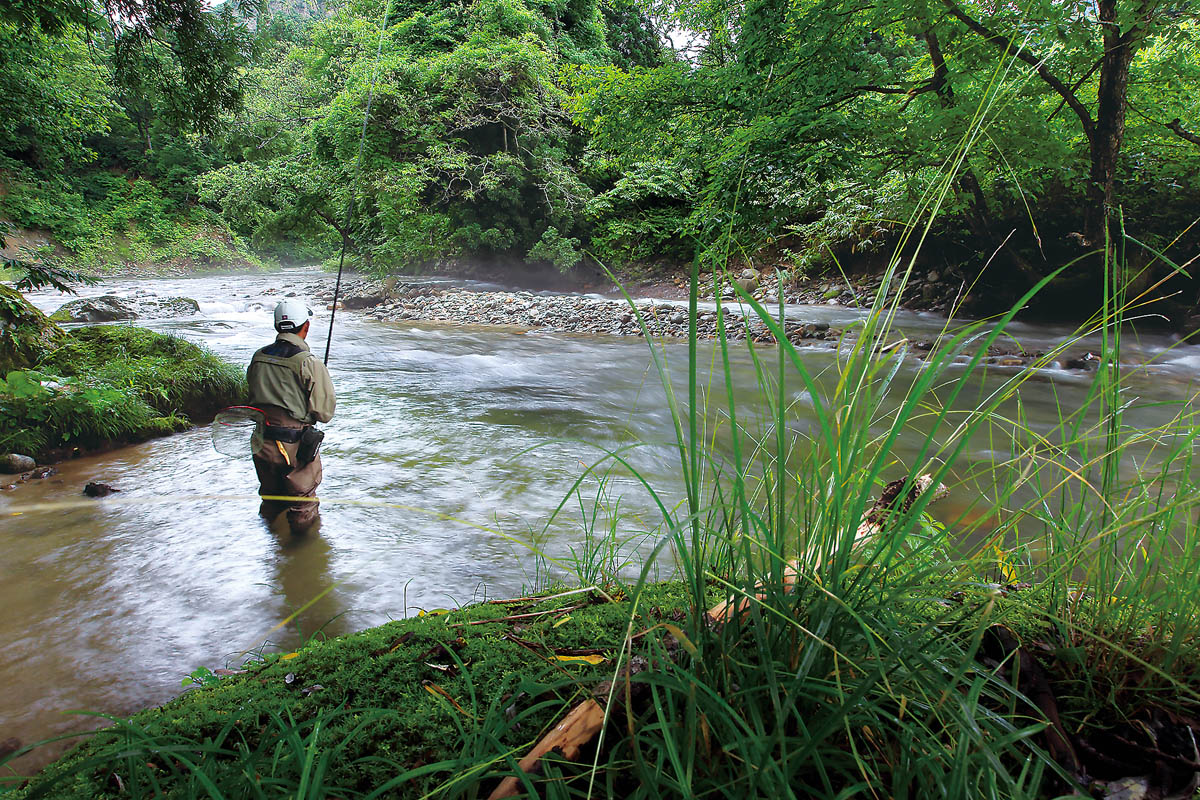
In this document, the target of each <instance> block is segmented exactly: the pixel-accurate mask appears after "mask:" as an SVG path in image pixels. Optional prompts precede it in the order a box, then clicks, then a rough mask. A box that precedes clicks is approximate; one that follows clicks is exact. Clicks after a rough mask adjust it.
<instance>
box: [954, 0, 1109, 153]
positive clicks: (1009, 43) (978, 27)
mask: <svg viewBox="0 0 1200 800" xmlns="http://www.w3.org/2000/svg"><path fill="white" fill-rule="evenodd" d="M942 4H943V5H945V6H946V8H947V9H948V10H949V11H950V13H951V14H952V15H953V16H954V17H955V18H956V19H957V20H958V21H959V22H961V23H962V24H964V25H966V26H967V27H968V28H970V29H971V30H972V31H974V32H975V33H977V34H978V35H979V36H981V37H982V38H983V40H984V41H986V42H988V43H990V44H991V45H993V46H995V47H996V48H998V49H999V50H1001V51H1003V52H1005V53H1009V52H1011V53H1012V54H1013V55H1014V56H1015V57H1017V58H1019V59H1021V60H1022V61H1024V62H1025V63H1026V64H1028V65H1029V66H1031V67H1033V69H1034V71H1035V72H1037V74H1038V76H1039V77H1041V79H1042V80H1043V81H1045V82H1046V84H1047V85H1048V86H1049V87H1050V88H1051V89H1053V90H1054V91H1056V92H1058V94H1059V96H1060V97H1062V99H1063V100H1065V101H1066V103H1067V105H1068V106H1070V107H1071V110H1072V111H1074V112H1075V115H1076V116H1077V117H1079V122H1080V124H1081V125H1083V133H1084V135H1085V136H1087V137H1088V139H1089V140H1090V139H1091V138H1092V136H1093V135H1094V133H1095V130H1096V123H1095V121H1094V120H1093V119H1092V113H1091V112H1090V111H1089V110H1088V108H1087V106H1085V105H1084V104H1083V102H1082V101H1080V99H1079V97H1078V96H1077V95H1076V94H1075V92H1073V91H1071V87H1069V86H1067V85H1066V84H1065V83H1063V82H1062V81H1061V80H1060V79H1059V78H1058V76H1056V75H1055V74H1054V73H1053V72H1051V71H1050V69H1049V68H1048V67H1047V66H1046V64H1045V62H1044V61H1042V60H1040V59H1038V58H1037V57H1035V56H1034V55H1033V54H1031V53H1029V52H1026V51H1025V50H1024V49H1023V48H1021V47H1020V46H1019V45H1018V44H1017V43H1016V42H1014V41H1013V40H1012V39H1009V38H1007V37H1005V36H1001V35H1000V34H998V33H995V32H993V31H991V30H989V29H988V28H987V27H985V26H984V25H983V24H982V23H980V22H979V21H977V20H975V19H973V18H972V17H970V16H969V15H967V13H966V12H965V11H963V10H962V9H961V8H959V7H958V6H957V5H955V3H954V0H942Z"/></svg>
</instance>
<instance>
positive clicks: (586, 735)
mask: <svg viewBox="0 0 1200 800" xmlns="http://www.w3.org/2000/svg"><path fill="white" fill-rule="evenodd" d="M603 727H604V707H603V706H601V705H600V704H599V703H597V702H596V701H595V700H593V699H592V698H590V697H589V698H588V699H587V700H584V701H583V702H582V703H580V704H579V705H577V706H575V707H574V708H572V709H571V712H570V713H569V714H567V716H565V717H564V718H563V721H562V722H560V723H558V724H557V725H555V726H554V730H552V731H550V733H548V734H546V735H545V736H543V737H542V739H541V740H540V741H539V742H538V743H537V744H536V745H534V747H533V749H532V750H530V751H529V753H528V755H526V756H525V757H524V758H522V759H521V760H520V761H519V762H517V766H519V767H520V768H521V771H522V772H524V773H526V774H533V773H536V772H538V771H540V770H541V767H542V756H544V755H546V754H547V753H549V752H551V751H557V752H559V753H561V754H562V755H563V757H564V758H566V759H568V760H571V761H574V760H575V759H576V758H577V757H578V756H579V751H580V750H581V749H583V747H584V745H586V744H587V743H588V742H590V741H591V740H592V739H594V738H595V736H596V734H597V733H599V732H600V729H601V728H603ZM520 787H521V782H520V781H519V780H518V779H517V777H516V776H515V775H510V776H508V777H507V778H505V779H504V780H502V781H500V785H499V786H497V787H496V788H495V790H493V791H492V793H491V794H490V795H488V800H500V798H504V797H515V796H516V795H517V794H519V790H520Z"/></svg>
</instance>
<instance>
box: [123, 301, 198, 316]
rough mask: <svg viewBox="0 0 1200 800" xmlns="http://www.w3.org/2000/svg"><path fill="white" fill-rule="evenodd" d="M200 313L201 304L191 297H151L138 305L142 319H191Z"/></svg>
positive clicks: (138, 311)
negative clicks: (193, 315)
mask: <svg viewBox="0 0 1200 800" xmlns="http://www.w3.org/2000/svg"><path fill="white" fill-rule="evenodd" d="M199 313H200V304H199V303H197V302H196V301H195V300H193V299H192V298H190V297H151V298H146V299H140V300H138V303H137V314H138V316H141V317H159V318H162V317H190V316H191V315H192V314H199Z"/></svg>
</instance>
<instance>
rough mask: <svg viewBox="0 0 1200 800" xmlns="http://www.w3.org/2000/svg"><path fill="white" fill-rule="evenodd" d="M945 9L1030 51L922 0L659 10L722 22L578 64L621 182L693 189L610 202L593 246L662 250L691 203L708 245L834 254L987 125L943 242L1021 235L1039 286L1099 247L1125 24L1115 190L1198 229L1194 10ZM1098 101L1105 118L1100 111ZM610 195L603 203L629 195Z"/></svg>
mask: <svg viewBox="0 0 1200 800" xmlns="http://www.w3.org/2000/svg"><path fill="white" fill-rule="evenodd" d="M949 5H950V6H952V7H954V8H956V9H959V10H961V11H962V12H963V13H964V14H965V15H966V17H967V18H970V19H972V20H973V21H975V22H980V21H981V24H982V25H984V26H985V29H986V30H988V31H990V32H992V33H993V34H995V35H996V36H1000V37H1002V38H1001V39H1000V41H1004V39H1003V37H1008V36H1010V35H1011V36H1013V37H1015V38H1014V42H1015V44H1014V45H1013V46H1012V47H1011V48H1010V49H1009V51H1008V52H1007V53H1005V52H1004V51H1003V48H1001V47H997V46H995V42H994V41H993V39H989V38H988V37H986V36H983V35H981V34H980V33H979V31H978V30H976V29H974V28H970V27H968V25H967V23H966V22H964V21H963V20H960V19H959V18H958V17H957V16H955V14H947V13H946V10H947V6H946V4H942V3H934V4H929V3H926V2H924V0H889V2H886V3H882V4H874V5H867V6H862V5H856V4H852V3H845V2H841V0H814V1H813V2H791V1H790V0H757V1H756V2H751V3H746V4H741V5H739V4H727V3H722V2H717V3H700V2H669V3H656V4H653V6H652V8H653V10H654V12H655V13H656V14H657V15H659V16H660V18H663V19H666V20H668V21H669V22H670V24H672V25H674V26H677V27H678V28H680V29H683V30H691V31H700V32H707V34H708V35H706V36H703V37H700V38H698V39H697V51H696V55H695V56H694V57H693V58H691V59H690V60H689V61H684V60H682V59H679V60H676V61H674V62H668V63H665V64H662V65H659V66H655V67H652V68H649V69H645V68H629V69H625V70H622V69H614V68H612V67H605V66H585V67H581V68H579V69H578V70H575V71H574V72H573V73H572V74H571V75H570V88H571V90H572V93H573V98H572V102H573V110H574V112H575V114H576V119H577V121H578V122H579V123H580V124H582V125H584V126H585V127H586V128H587V129H588V131H589V132H590V133H591V142H590V145H591V148H592V152H593V153H594V158H595V160H596V162H597V163H600V164H603V166H604V169H606V170H608V171H610V173H611V175H612V177H611V178H610V179H609V180H611V181H612V182H613V184H615V183H616V182H618V181H621V180H627V179H628V178H629V177H630V176H636V175H639V174H645V173H647V172H651V173H653V172H654V171H667V172H669V173H674V174H679V173H680V171H681V170H682V169H687V170H690V171H691V172H692V173H693V175H694V178H693V179H692V180H693V183H694V186H695V190H694V191H693V192H692V193H691V195H690V197H688V198H687V202H686V204H685V205H684V206H683V208H682V209H680V208H679V207H678V200H677V198H676V197H674V196H672V195H670V194H668V195H666V196H664V197H663V198H662V199H661V200H658V201H655V200H654V199H653V198H647V202H644V203H643V204H642V205H639V206H637V207H636V208H635V209H631V210H630V211H626V210H625V209H624V208H622V207H621V206H620V205H616V206H613V207H607V206H605V205H603V204H601V205H597V206H596V207H595V211H596V213H597V214H598V215H599V216H598V229H597V239H596V241H595V242H594V244H596V245H597V246H598V247H602V248H604V249H605V250H606V251H609V252H611V253H612V254H613V255H614V256H615V255H617V254H618V251H615V250H614V249H613V248H612V246H611V245H610V244H609V242H610V241H614V240H619V239H620V238H622V235H623V237H624V238H626V239H630V238H631V239H633V240H635V241H636V240H637V239H638V238H639V237H646V238H647V241H651V242H652V241H654V239H655V238H659V239H662V240H663V241H664V243H665V242H666V241H669V239H670V238H671V237H672V236H673V235H675V231H677V230H679V227H680V226H679V224H678V220H679V219H680V217H681V216H685V215H686V225H685V226H684V230H686V231H687V233H688V234H689V235H690V236H691V237H693V241H694V242H695V243H696V246H697V247H698V248H699V249H700V251H704V250H706V249H708V248H710V247H712V246H713V245H714V243H716V242H725V239H726V237H727V236H729V235H731V236H732V241H730V242H729V243H728V244H729V246H730V248H731V252H735V253H746V254H753V253H756V252H758V251H760V250H762V249H763V248H770V247H775V246H778V244H780V243H783V244H784V245H785V246H786V247H787V248H789V249H791V250H792V252H793V253H795V254H796V256H797V257H798V259H799V260H800V261H801V262H802V263H805V264H820V263H827V260H828V257H829V252H830V249H831V248H832V250H833V251H834V252H835V253H838V254H847V255H848V254H851V253H856V252H860V251H862V250H870V249H875V248H878V247H879V246H880V245H881V244H884V243H887V244H891V243H893V242H895V241H896V240H898V239H899V238H900V237H901V236H902V235H903V232H904V230H905V225H906V224H907V222H906V221H907V220H909V219H911V218H912V217H913V214H914V212H915V211H916V210H917V209H919V208H921V206H922V204H923V203H924V201H925V193H924V191H923V187H924V186H925V185H926V184H927V182H928V181H927V179H928V176H929V175H930V174H934V173H936V172H937V171H939V170H940V169H941V168H942V166H943V165H944V164H945V163H947V160H948V159H950V158H952V157H953V153H954V152H955V148H956V147H957V146H958V145H959V143H960V142H961V141H962V140H963V138H964V137H966V136H968V135H971V136H976V137H977V138H978V139H979V142H978V144H977V145H976V146H974V147H973V148H972V150H971V152H970V155H969V157H968V160H967V162H966V164H965V166H964V169H963V170H962V171H961V175H960V177H959V178H958V179H957V182H956V184H955V186H954V187H953V190H952V192H951V193H950V194H949V195H948V196H946V197H945V198H944V199H943V201H942V202H943V203H944V205H945V211H946V214H945V215H944V216H943V217H941V218H940V219H939V221H938V222H937V223H936V224H935V227H934V230H933V235H934V236H936V237H938V238H939V239H940V241H941V243H942V246H943V248H944V250H943V252H945V253H946V257H947V260H950V261H953V262H959V263H963V262H966V263H967V265H968V266H970V267H972V268H978V267H981V266H982V265H983V263H984V261H985V260H986V259H987V258H988V257H989V256H990V255H991V253H992V252H993V251H994V250H996V248H997V247H998V246H999V245H1000V244H1001V242H1002V241H1004V240H1005V239H1006V238H1008V237H1009V236H1010V234H1012V237H1011V240H1010V241H1009V245H1010V246H1009V247H1008V248H1007V249H1006V250H1005V251H1004V253H1002V254H1001V257H1000V259H999V263H1000V267H999V268H998V269H997V270H995V271H996V272H1002V273H1003V274H1000V275H997V277H996V283H997V284H1000V285H1007V286H1010V287H1011V286H1014V285H1016V286H1021V285H1028V284H1029V283H1031V282H1032V281H1034V280H1036V278H1037V277H1039V276H1040V275H1041V274H1045V273H1046V272H1047V271H1049V270H1051V269H1052V268H1053V267H1055V266H1057V265H1059V264H1061V263H1064V262H1066V261H1068V260H1070V259H1072V258H1074V257H1076V256H1077V255H1079V254H1080V253H1081V250H1080V248H1079V243H1080V242H1081V241H1084V242H1090V243H1091V244H1093V245H1094V244H1095V242H1096V238H1095V234H1094V232H1093V233H1089V228H1088V226H1089V225H1090V224H1091V223H1092V221H1093V220H1094V218H1095V216H1096V213H1095V211H1094V208H1095V206H1096V205H1097V204H1096V202H1095V199H1094V193H1095V191H1097V189H1096V187H1097V183H1096V179H1095V177H1094V171H1095V170H1096V169H1098V167H1097V163H1098V162H1097V158H1098V156H1097V155H1096V154H1097V152H1100V151H1102V150H1103V148H1102V147H1101V146H1100V145H1099V144H1097V143H1098V142H1100V139H1101V138H1103V136H1104V135H1105V134H1103V132H1102V131H1101V132H1097V131H1099V130H1100V128H1102V127H1103V126H1102V123H1103V124H1108V122H1107V121H1103V120H1100V118H1099V116H1096V115H1100V114H1101V112H1102V111H1103V112H1104V113H1108V112H1107V111H1105V110H1104V109H1098V106H1097V98H1098V94H1097V93H1098V91H1099V88H1098V87H1099V80H1100V75H1101V73H1103V72H1105V70H1108V71H1109V72H1111V71H1112V70H1111V69H1110V67H1109V66H1105V65H1102V64H1101V60H1100V57H1101V54H1102V53H1103V52H1104V51H1105V49H1106V48H1108V49H1109V50H1111V49H1112V48H1113V47H1115V46H1116V44H1115V42H1116V40H1115V39H1114V41H1112V42H1110V43H1109V44H1108V45H1105V44H1104V42H1103V41H1102V40H1103V38H1104V31H1105V30H1110V31H1112V30H1118V29H1120V30H1125V31H1126V32H1127V33H1128V36H1125V37H1124V38H1123V39H1121V41H1122V42H1127V43H1128V44H1129V46H1130V47H1131V48H1133V50H1132V52H1133V61H1132V66H1131V72H1130V82H1129V85H1128V86H1129V88H1128V94H1127V96H1124V97H1123V98H1122V99H1121V104H1120V108H1121V109H1122V113H1125V114H1127V116H1128V125H1127V127H1126V128H1125V130H1124V142H1123V144H1121V147H1122V148H1123V150H1122V151H1121V155H1120V157H1119V159H1118V161H1117V167H1116V170H1117V171H1116V179H1115V180H1116V183H1115V188H1114V192H1115V195H1114V196H1115V201H1114V202H1115V203H1120V204H1122V205H1123V206H1124V207H1125V219H1126V220H1127V222H1133V223H1134V224H1136V225H1137V226H1138V229H1139V230H1140V231H1142V232H1143V235H1144V236H1150V237H1152V238H1153V239H1154V240H1155V241H1156V242H1159V243H1162V244H1165V243H1167V242H1168V241H1170V240H1171V237H1173V236H1174V235H1175V234H1177V233H1178V232H1179V231H1182V230H1185V229H1187V228H1188V226H1189V225H1190V224H1191V222H1192V221H1193V217H1194V214H1193V213H1192V212H1193V209H1194V208H1195V206H1196V202H1197V201H1196V198H1197V196H1198V195H1197V194H1196V192H1197V182H1198V177H1200V148H1198V147H1196V146H1194V145H1193V144H1191V143H1190V142H1188V141H1186V140H1185V139H1184V138H1182V136H1181V135H1180V134H1179V133H1178V132H1177V131H1175V130H1173V129H1172V127H1171V125H1170V123H1171V121H1172V119H1177V120H1182V122H1181V123H1180V127H1181V128H1182V129H1184V130H1185V131H1186V130H1188V129H1189V126H1190V130H1192V131H1193V132H1194V131H1195V130H1196V129H1197V128H1198V127H1200V125H1198V124H1197V120H1198V118H1197V117H1196V111H1197V108H1196V104H1195V96H1196V92H1195V91H1194V88H1195V85H1196V81H1197V80H1198V79H1200V72H1198V65H1197V63H1196V59H1195V58H1194V53H1195V52H1197V48H1196V42H1197V38H1196V37H1197V35H1198V34H1197V23H1196V18H1195V15H1194V11H1193V10H1191V9H1185V8H1183V7H1179V6H1177V5H1176V4H1173V3H1150V4H1146V6H1145V11H1146V17H1145V19H1144V20H1143V23H1139V24H1138V25H1133V24H1132V22H1131V18H1129V17H1127V16H1124V15H1125V14H1126V13H1127V12H1128V8H1129V7H1131V6H1132V4H1127V3H1123V2H1120V3H1116V4H1115V6H1116V7H1117V8H1118V15H1119V19H1118V20H1117V21H1116V22H1115V23H1113V24H1108V23H1105V24H1100V23H1098V22H1097V20H1096V18H1095V13H1094V12H1092V11H1088V10H1086V9H1084V8H1083V7H1081V6H1076V5H1071V4H1061V3H1052V2H1040V3H1035V4H1034V6H1028V7H1027V6H1026V5H1022V6H1020V8H1019V9H1018V8H1017V7H1015V6H995V5H992V4H987V3H976V2H973V1H971V2H963V3H957V4H954V3H950V4H949ZM1120 26H1125V27H1124V28H1121V27H1120ZM1115 35H1116V34H1114V36H1115ZM1039 70H1040V71H1039ZM1044 76H1049V77H1048V78H1047V77H1044ZM1055 80H1057V81H1058V82H1057V83H1054V82H1053V81H1055ZM1056 86H1057V87H1059V88H1061V89H1062V91H1059V89H1058V88H1055V87H1056ZM1185 87H1186V88H1185ZM1066 95H1070V96H1071V97H1073V98H1075V99H1077V100H1078V101H1079V103H1078V104H1072V103H1068V101H1067V99H1066ZM1105 108H1107V107H1105ZM1088 109H1092V111H1091V112H1089V113H1093V116H1095V119H1094V120H1090V121H1084V120H1083V119H1082V118H1081V117H1080V116H1079V115H1080V114H1083V113H1084V112H1086V111H1087V110H1088ZM1113 113H1114V114H1115V112H1113ZM1106 120H1108V118H1107V117H1106ZM1108 121H1111V120H1108ZM973 127H974V128H975V129H976V131H977V133H973V134H972V133H970V131H971V130H972V129H973ZM1098 148H1099V149H1098ZM601 188H602V191H601V192H600V197H605V196H606V194H607V192H612V191H614V189H608V190H603V187H601ZM681 212H684V213H681ZM1189 215H1191V216H1189ZM610 231H613V232H618V235H617V236H613V235H612V234H611V233H610ZM797 234H799V235H797ZM1089 237H1090V238H1089ZM1196 241H1197V240H1196V239H1195V237H1194V236H1193V235H1191V234H1189V235H1188V236H1186V237H1185V239H1184V240H1183V242H1181V243H1178V244H1177V245H1176V246H1177V247H1179V248H1180V251H1181V252H1182V251H1185V250H1187V248H1191V247H1194V245H1195V244H1196ZM1013 251H1016V252H1019V253H1021V254H1022V256H1021V259H1024V260H1021V259H1017V258H1011V257H1010V253H1012V252H1013ZM1017 267H1020V269H1017ZM1159 272H1160V273H1161V268H1160V270H1159ZM1096 274H1097V275H1098V273H1096ZM990 279H991V276H989V280H990ZM1095 285H1097V286H1098V285H1099V282H1098V281H1097V282H1096V284H1095ZM1005 296H1008V295H1005ZM1095 299H1097V300H1098V297H1096V298H1095Z"/></svg>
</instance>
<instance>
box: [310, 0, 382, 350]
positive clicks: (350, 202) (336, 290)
mask: <svg viewBox="0 0 1200 800" xmlns="http://www.w3.org/2000/svg"><path fill="white" fill-rule="evenodd" d="M391 13H392V0H387V4H386V5H384V7H383V23H382V24H381V25H380V26H379V47H378V48H377V49H376V50H375V61H374V62H373V63H372V64H371V86H370V88H369V89H367V108H366V111H364V112H363V123H362V133H361V134H360V135H359V137H358V158H357V159H355V161H354V180H353V181H352V182H351V184H350V196H349V197H348V198H346V223H345V225H343V226H342V231H341V233H342V254H341V255H340V256H339V257H338V274H337V283H335V284H334V286H333V308H332V310H331V311H330V312H329V336H328V337H326V339H325V366H329V347H330V345H332V344H333V321H334V319H336V318H337V304H338V296H339V295H340V294H341V292H342V268H343V267H344V266H345V265H346V244H347V242H349V241H350V222H351V220H352V219H353V214H354V187H355V186H357V185H358V182H359V177H360V176H361V175H362V157H363V145H364V144H365V143H366V141H367V121H368V120H370V119H371V101H372V100H374V99H375V78H376V76H377V75H378V73H379V58H380V56H382V55H383V37H384V35H385V34H386V33H387V22H388V17H389V16H391Z"/></svg>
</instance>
